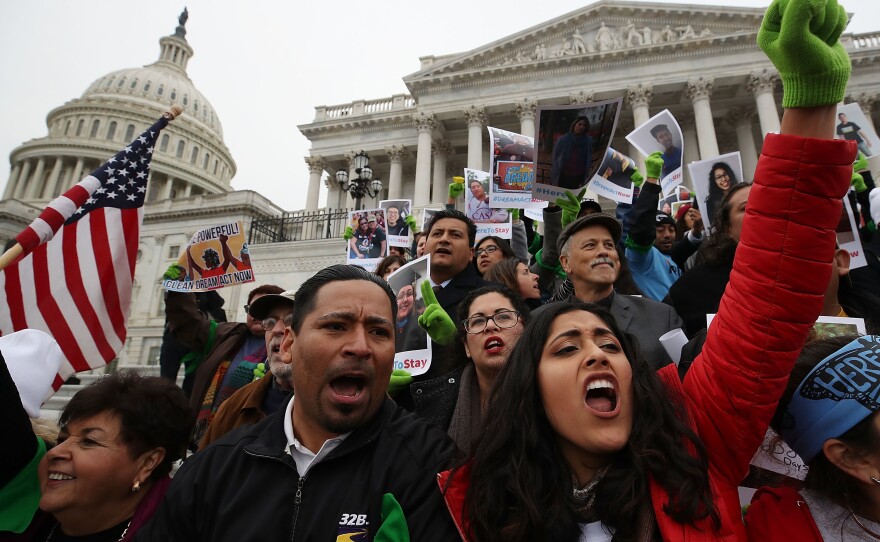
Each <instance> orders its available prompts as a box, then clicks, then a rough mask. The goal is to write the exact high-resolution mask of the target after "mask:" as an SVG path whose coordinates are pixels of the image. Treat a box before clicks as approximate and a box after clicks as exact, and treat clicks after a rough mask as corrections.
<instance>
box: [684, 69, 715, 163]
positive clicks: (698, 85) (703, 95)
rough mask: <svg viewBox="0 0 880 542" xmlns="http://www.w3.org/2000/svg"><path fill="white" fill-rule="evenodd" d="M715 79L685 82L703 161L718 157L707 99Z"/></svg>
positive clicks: (710, 110)
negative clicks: (692, 108) (692, 107)
mask: <svg viewBox="0 0 880 542" xmlns="http://www.w3.org/2000/svg"><path fill="white" fill-rule="evenodd" d="M714 86H715V79H713V78H711V77H697V78H694V79H690V80H688V82H687V91H686V93H685V94H686V96H687V97H688V99H689V100H691V101H692V102H693V104H694V122H695V124H696V125H697V139H698V141H699V142H700V157H702V158H703V159H704V160H705V159H706V158H711V157H712V156H718V140H717V139H716V138H715V122H714V121H713V120H712V107H711V106H710V105H709V97H710V96H712V89H713V88H714Z"/></svg>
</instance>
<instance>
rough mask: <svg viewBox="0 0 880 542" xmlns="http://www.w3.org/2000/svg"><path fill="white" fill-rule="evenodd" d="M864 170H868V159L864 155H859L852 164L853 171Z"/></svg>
mask: <svg viewBox="0 0 880 542" xmlns="http://www.w3.org/2000/svg"><path fill="white" fill-rule="evenodd" d="M866 169H868V159H867V158H865V155H864V154H862V153H859V157H858V158H856V161H855V162H853V171H856V172H858V171H865V170H866Z"/></svg>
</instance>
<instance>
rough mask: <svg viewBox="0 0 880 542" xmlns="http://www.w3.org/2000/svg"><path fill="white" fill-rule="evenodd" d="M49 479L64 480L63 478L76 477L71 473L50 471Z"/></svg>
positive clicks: (73, 478)
mask: <svg viewBox="0 0 880 542" xmlns="http://www.w3.org/2000/svg"><path fill="white" fill-rule="evenodd" d="M49 479H50V480H56V481H63V480H75V479H76V477H74V476H71V475H69V474H64V473H61V472H50V473H49Z"/></svg>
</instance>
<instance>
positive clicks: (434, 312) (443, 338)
mask: <svg viewBox="0 0 880 542" xmlns="http://www.w3.org/2000/svg"><path fill="white" fill-rule="evenodd" d="M422 299H424V300H425V312H424V313H423V314H422V315H421V316H419V325H420V326H421V327H422V329H424V330H425V331H426V332H427V333H428V336H429V337H431V340H432V341H434V342H435V343H437V344H439V345H442V346H449V345H451V344H452V342H453V341H454V340H455V331H456V330H455V322H453V321H452V318H450V317H449V315H448V314H446V311H445V310H443V307H441V306H440V303H438V302H437V296H435V295H434V290H432V289H431V283H430V282H428V281H427V280H426V281H425V282H423V283H422Z"/></svg>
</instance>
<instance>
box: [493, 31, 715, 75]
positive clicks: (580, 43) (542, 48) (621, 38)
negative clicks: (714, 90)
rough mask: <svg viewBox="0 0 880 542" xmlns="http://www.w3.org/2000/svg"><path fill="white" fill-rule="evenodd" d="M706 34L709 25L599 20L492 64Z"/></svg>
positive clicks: (710, 34) (634, 45)
mask: <svg viewBox="0 0 880 542" xmlns="http://www.w3.org/2000/svg"><path fill="white" fill-rule="evenodd" d="M708 36H712V31H711V30H709V29H708V28H704V29H702V30H701V31H699V32H697V31H696V30H695V29H694V27H693V26H691V25H689V24H686V25H683V26H676V27H671V26H670V25H666V26H664V27H663V28H661V29H653V28H651V27H650V26H645V27H642V28H638V27H636V24H635V23H634V22H633V21H631V20H630V21H627V22H626V24H625V25H623V26H621V27H619V28H612V27H609V26H608V25H606V24H605V22H604V21H602V22H601V23H600V24H599V28H597V29H596V30H595V32H592V34H588V35H585V34H584V33H583V32H582V31H581V30H580V29H577V28H576V29H574V31H573V32H572V34H571V35H570V36H569V37H568V38H564V39H562V40H561V41H557V42H554V43H539V44H537V45H535V49H534V51H533V52H532V53H529V52H527V51H522V50H520V51H517V52H516V53H515V54H514V55H513V56H509V57H507V58H505V59H504V60H502V61H500V62H498V63H496V64H495V65H496V66H509V65H513V64H523V63H526V62H535V61H539V60H546V59H548V58H561V57H566V56H579V55H587V54H592V53H604V52H608V51H616V50H619V49H630V48H632V47H641V46H644V45H658V44H662V43H670V42H677V41H686V40H692V39H698V38H705V37H708Z"/></svg>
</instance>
